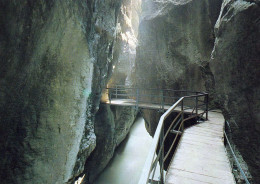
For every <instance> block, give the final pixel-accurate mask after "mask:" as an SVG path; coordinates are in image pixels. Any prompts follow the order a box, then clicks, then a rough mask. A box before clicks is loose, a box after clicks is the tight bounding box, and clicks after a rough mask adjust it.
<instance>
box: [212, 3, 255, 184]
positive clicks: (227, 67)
mask: <svg viewBox="0 0 260 184" xmlns="http://www.w3.org/2000/svg"><path fill="white" fill-rule="evenodd" d="M255 2H256V1H255ZM259 15H260V7H259V4H258V5H257V4H256V3H254V1H250V2H249V1H230V0H225V1H224V2H223V4H222V8H221V13H220V16H219V19H218V21H217V24H216V26H215V28H216V30H215V31H216V41H215V47H214V50H213V53H212V60H211V62H210V67H211V69H212V72H213V74H214V78H215V88H216V96H215V100H216V101H218V102H219V104H221V105H222V108H223V110H224V112H225V113H226V115H225V117H226V118H227V119H229V120H230V125H231V126H232V134H233V136H232V137H233V138H234V142H235V144H236V145H237V147H238V149H239V150H240V152H241V153H242V155H243V157H244V159H245V161H246V162H247V163H248V165H249V169H250V171H251V174H252V175H253V178H254V179H255V183H260V177H259V173H260V157H259V155H260V146H259V143H260V136H259V135H260V124H259V123H260V118H259V117H260V115H259V114H260V109H259V107H260V101H259V96H260V80H259V77H260V63H259V61H260V52H259V51H260V50H259V48H260V41H259V40H260V37H259V28H260V27H259V26H260V24H259ZM236 124H237V126H236Z"/></svg>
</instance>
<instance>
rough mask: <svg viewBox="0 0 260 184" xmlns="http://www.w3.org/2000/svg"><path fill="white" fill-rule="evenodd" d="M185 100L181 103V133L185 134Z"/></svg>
mask: <svg viewBox="0 0 260 184" xmlns="http://www.w3.org/2000/svg"><path fill="white" fill-rule="evenodd" d="M183 109H184V99H183V100H182V101H181V131H182V133H183V131H184V124H183V123H182V121H183V120H184V110H183Z"/></svg>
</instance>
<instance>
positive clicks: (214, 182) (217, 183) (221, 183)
mask: <svg viewBox="0 0 260 184" xmlns="http://www.w3.org/2000/svg"><path fill="white" fill-rule="evenodd" d="M175 178H177V180H176V179H175ZM183 179H184V182H182V180H183ZM167 180H168V181H170V182H168V183H169V184H170V183H174V184H176V183H185V182H187V181H189V182H190V183H192V184H194V183H196V182H199V183H210V184H233V181H232V180H231V181H230V180H229V179H228V180H225V179H224V178H215V177H211V176H206V175H201V174H198V173H192V172H187V171H183V170H175V173H174V176H173V175H168V178H167ZM192 180H195V181H192ZM190 183H189V184H190Z"/></svg>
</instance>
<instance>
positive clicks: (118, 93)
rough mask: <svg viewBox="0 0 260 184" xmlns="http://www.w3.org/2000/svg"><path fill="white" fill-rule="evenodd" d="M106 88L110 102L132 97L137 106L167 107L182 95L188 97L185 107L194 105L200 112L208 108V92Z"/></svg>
mask: <svg viewBox="0 0 260 184" xmlns="http://www.w3.org/2000/svg"><path fill="white" fill-rule="evenodd" d="M106 90H107V94H108V100H109V102H110V103H111V101H112V100H115V99H132V100H134V101H133V102H134V103H135V105H136V107H137V108H138V107H139V106H140V104H154V105H158V106H160V108H161V109H165V107H166V106H168V107H170V106H172V104H174V103H175V102H176V101H177V100H178V99H180V98H181V97H186V103H185V108H191V107H194V109H193V110H194V111H196V112H198V110H199V109H208V103H207V101H208V94H207V93H205V92H194V91H188V90H173V89H152V88H151V89H144V88H130V87H125V86H120V85H116V86H114V87H109V88H106ZM207 114H208V113H206V116H207ZM206 118H207V117H206Z"/></svg>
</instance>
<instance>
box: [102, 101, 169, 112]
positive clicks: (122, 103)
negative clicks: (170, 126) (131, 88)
mask: <svg viewBox="0 0 260 184" xmlns="http://www.w3.org/2000/svg"><path fill="white" fill-rule="evenodd" d="M104 103H106V104H111V105H117V106H130V107H131V106H136V101H135V100H133V99H113V100H111V102H109V101H106V102H104ZM138 107H139V108H145V109H162V105H160V104H152V103H138ZM170 107H171V105H164V107H163V108H164V109H165V110H168V109H169V108H170Z"/></svg>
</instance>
